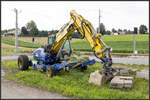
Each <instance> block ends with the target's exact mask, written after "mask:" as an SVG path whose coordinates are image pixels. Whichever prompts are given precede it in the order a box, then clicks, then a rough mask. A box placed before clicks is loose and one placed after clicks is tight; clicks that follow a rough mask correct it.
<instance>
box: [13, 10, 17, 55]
mask: <svg viewBox="0 0 150 100" xmlns="http://www.w3.org/2000/svg"><path fill="white" fill-rule="evenodd" d="M14 11H15V13H16V34H15V38H16V42H15V46H16V50H15V51H16V53H17V52H18V10H17V9H16V8H14Z"/></svg>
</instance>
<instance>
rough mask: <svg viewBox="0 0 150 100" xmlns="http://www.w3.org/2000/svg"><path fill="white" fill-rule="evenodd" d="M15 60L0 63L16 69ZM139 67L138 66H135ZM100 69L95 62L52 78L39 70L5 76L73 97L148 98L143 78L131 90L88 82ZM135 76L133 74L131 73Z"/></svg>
mask: <svg viewBox="0 0 150 100" xmlns="http://www.w3.org/2000/svg"><path fill="white" fill-rule="evenodd" d="M16 63H17V61H3V62H2V65H3V66H4V67H6V68H8V69H10V67H12V68H11V69H14V70H16V69H17V65H16ZM136 67H140V66H136ZM97 69H99V70H101V69H102V65H101V64H98V63H97V64H95V65H92V66H89V67H88V70H86V71H85V72H80V71H78V70H71V72H64V71H60V72H59V73H57V75H56V76H54V77H53V78H48V77H47V76H46V74H45V73H42V72H39V71H33V70H31V69H30V70H28V71H19V72H18V73H9V74H6V76H5V77H6V78H8V79H10V80H13V81H16V82H18V83H21V84H26V85H28V86H31V87H38V88H42V89H45V90H49V91H56V92H59V93H61V94H63V95H64V96H72V97H73V98H88V99H133V98H135V99H148V98H149V87H148V85H149V82H148V80H145V79H135V80H134V83H135V84H134V86H133V88H132V89H131V90H125V89H121V90H119V89H112V88H109V83H108V84H106V85H104V86H97V85H94V84H90V83H88V79H89V76H90V73H91V72H94V71H95V70H97ZM133 76H134V78H135V75H133Z"/></svg>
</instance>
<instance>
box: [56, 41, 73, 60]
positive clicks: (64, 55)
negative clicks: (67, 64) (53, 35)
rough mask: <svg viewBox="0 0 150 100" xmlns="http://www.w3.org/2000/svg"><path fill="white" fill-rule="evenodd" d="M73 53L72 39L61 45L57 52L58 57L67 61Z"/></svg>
mask: <svg viewBox="0 0 150 100" xmlns="http://www.w3.org/2000/svg"><path fill="white" fill-rule="evenodd" d="M71 53H72V48H71V44H70V39H67V40H65V41H64V43H63V45H62V46H61V47H60V49H59V51H58V53H57V57H59V58H60V60H61V61H67V60H69V59H70V56H71Z"/></svg>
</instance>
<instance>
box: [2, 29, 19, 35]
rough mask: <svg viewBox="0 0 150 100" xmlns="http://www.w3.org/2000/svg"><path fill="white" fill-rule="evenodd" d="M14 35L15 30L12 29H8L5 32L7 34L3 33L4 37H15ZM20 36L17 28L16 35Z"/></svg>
mask: <svg viewBox="0 0 150 100" xmlns="http://www.w3.org/2000/svg"><path fill="white" fill-rule="evenodd" d="M15 34H16V29H15V28H13V29H8V30H7V33H4V36H15ZM20 34H21V30H20V29H19V28H18V35H20Z"/></svg>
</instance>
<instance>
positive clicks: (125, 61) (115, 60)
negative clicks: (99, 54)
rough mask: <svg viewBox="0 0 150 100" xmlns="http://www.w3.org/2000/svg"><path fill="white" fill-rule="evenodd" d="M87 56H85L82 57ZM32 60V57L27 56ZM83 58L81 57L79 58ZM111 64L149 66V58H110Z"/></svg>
mask: <svg viewBox="0 0 150 100" xmlns="http://www.w3.org/2000/svg"><path fill="white" fill-rule="evenodd" d="M84 56H87V55H84ZM28 57H29V58H32V56H28ZM81 57H83V56H81ZM88 57H89V59H96V60H97V61H99V59H97V58H96V57H95V56H88ZM17 58H18V56H3V57H2V58H1V59H2V61H3V60H15V59H17ZM112 61H113V63H122V64H144V65H149V56H130V57H112Z"/></svg>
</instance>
